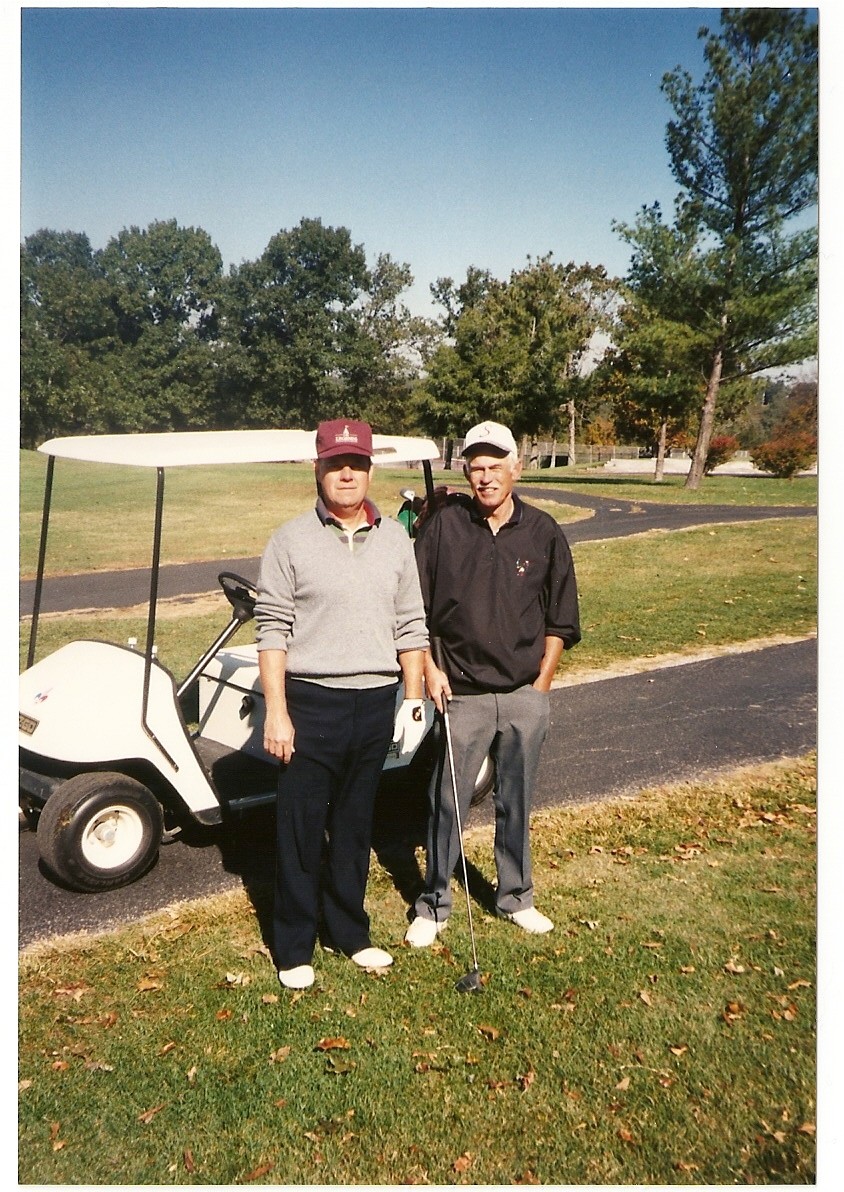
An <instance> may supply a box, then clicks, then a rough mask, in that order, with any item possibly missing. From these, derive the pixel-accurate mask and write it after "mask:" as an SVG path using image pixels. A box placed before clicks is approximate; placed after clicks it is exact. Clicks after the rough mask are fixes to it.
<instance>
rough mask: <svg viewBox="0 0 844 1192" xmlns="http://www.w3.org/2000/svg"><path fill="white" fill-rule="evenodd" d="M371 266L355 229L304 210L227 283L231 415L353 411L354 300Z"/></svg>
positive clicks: (268, 417)
mask: <svg viewBox="0 0 844 1192" xmlns="http://www.w3.org/2000/svg"><path fill="white" fill-rule="evenodd" d="M369 283H370V275H369V272H368V270H367V267H366V257H365V254H364V250H363V247H362V246H361V245H353V244H352V240H351V234H350V232H349V231H348V229H347V228H331V227H325V226H324V225H323V223H322V220H320V219H303V220H301V221H300V223H299V224H298V225H297V226H296V227H295V228H293V229H291V230H290V231H286V230H282V231H280V232H278V233H276V235H275V236H273V237H272V239H271V240H270V242H269V244H268V245H267V247H266V249H265V250H264V252H263V253H262V255H261V256H260V258H259V259H258V260H257V261H248V262H246V263H244V264H243V265H240V266H236V267H233V269H232V271H231V274H230V276H229V277H228V278H227V279H226V286H225V292H224V302H223V309H224V338H225V340H226V352H225V360H224V374H225V375H224V381H223V389H222V398H221V400H222V416H223V417H224V418H225V419H226V421H227V422H228V423H229V424H230V425H241V424H242V423H244V422H246V423H247V424H251V425H258V426H266V425H273V424H275V425H287V426H292V427H296V426H299V427H308V426H314V425H315V424H316V423H317V422H319V421H320V419H322V418H328V417H332V416H337V415H341V414H343V413H344V412H345V411H344V409H343V405H344V400H345V388H344V370H346V368H347V367H348V366H349V364H350V363H351V362H352V361H353V360H354V358H355V355H356V352H357V349H358V347H359V340H360V336H361V334H362V331H361V327H360V323H359V321H358V315H357V314H356V312H355V310H353V309H352V308H353V306H354V304H355V302H356V301H357V300H358V298H359V297H360V296H361V295H362V294H363V293H364V292H365V291H366V288H367V286H368V285H369Z"/></svg>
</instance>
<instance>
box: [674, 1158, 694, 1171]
mask: <svg viewBox="0 0 844 1192" xmlns="http://www.w3.org/2000/svg"><path fill="white" fill-rule="evenodd" d="M674 1169H675V1171H700V1168H699V1167H698V1165H697V1163H686V1162H685V1160H684V1159H678V1160H677V1162H676V1163H675V1164H674Z"/></svg>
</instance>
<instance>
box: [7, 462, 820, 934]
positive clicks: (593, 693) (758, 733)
mask: <svg viewBox="0 0 844 1192" xmlns="http://www.w3.org/2000/svg"><path fill="white" fill-rule="evenodd" d="M520 491H521V492H523V493H525V494H526V495H529V496H536V497H540V498H542V499H544V500H548V499H554V500H559V501H562V502H564V503H566V504H570V505H580V506H583V507H586V508H589V509H590V510H592V511H593V515H592V517H590V518H588V519H585V520H583V521H580V522H573V523H571V524H569V525H567V526H566V528H565V529H566V536H567V538H568V539H569V541H570V542H571V543H572V544H575V543H578V542H587V541H598V540H602V539H608V538H616V537H621V536H624V535H629V534H633V533H642V532H645V531H648V530H677V529H683V528H686V527H688V526H695V525H711V524H718V523H728V522H737V521H750V520H761V519H768V518H773V517H801V516H814V515H815V513H816V510H815V509H813V508H804V507H790V506H789V507H770V506H769V507H764V508H763V507H747V506H741V507H736V506H712V505H709V506H688V505H655V504H654V505H642V504H640V503H638V502H630V501H616V500H613V499H612V498H602V497H594V496H590V495H586V494H580V493H572V492H567V491H563V492H560V491H559V490H557V491H555V492H551V491H549V490H548V489H545V488H542V487H539V486H536V487H532V486H529V485H527V486H521V487H520ZM257 566H258V560H257V559H256V558H243V559H228V560H225V561H215V562H209V563H195V564H194V563H190V564H183V565H173V566H166V567H163V568H162V569H161V576H160V583H159V597H170V598H174V597H176V598H178V597H184V598H189V597H190V596H191V595H194V594H199V593H203V592H207V591H211V590H213V589H214V588H215V586H216V583H217V575H218V573H219V572H220V571H224V570H225V571H234V572H236V573H239V574H243V575H245V576H246V577H247V578H254V577H255V576H256V574H257ZM32 587H33V585H32V583H31V582H29V583H27V582H23V583H21V587H20V597H21V608H22V610H23V611H28V609H29V608H31V602H32ZM148 588H149V570H148V569H137V570H134V571H122V572H98V573H95V574H91V575H84V576H64V577H55V578H51V579H50V580H49V581H46V582H45V586H44V601H43V604H42V609H43V610H44V611H70V610H73V609H80V608H114V607H126V606H131V605H134V604H140V603H143V602H144V601H145V600H146V598H147V595H148ZM551 708H552V718H551V728H550V731H549V736H548V740H547V741H546V744H545V748H544V750H543V755H542V761H541V766H540V772H539V778H538V784H537V789H536V793H535V804H534V805H535V807H550V806H553V805H559V804H581V803H586V802H590V801H594V800H598V799H603V798H607V797H612V796H618V795H622V794H625V793H632V792H635V791H636V790H638V789H641V788H642V787H644V786H648V785H653V784H656V783H664V782H675V781H682V780H685V779H698V778H704V777H708V776H711V775H713V774H716V773H718V772H719V771H723V770H726V769H731V768H733V767H735V766H737V765H742V764H750V763H755V762H761V761H767V760H773V759H775V758H779V757H786V756H798V755H800V754H802V753H805V752H806V751H807V750H809V749H812V748H814V747H815V744H816V719H817V656H816V643H815V642H814V641H813V640H812V641H806V642H799V643H795V644H791V645H785V646H775V647H770V648H767V649H760V650H758V651H752V652H746V653H741V654H735V655H725V656H722V657H719V658H715V659H709V660H706V661H701V662H694V663H688V664H686V665H682V666H676V667H670V668H664V669H658V670H653V671H650V672H648V673H646V674H640V675H632V676H624V677H618V678H607V679H602V680H600V681H598V682H584V683H582V684H578V685H574V686H566V687H562V688H558V689H555V690H554V691H553V692H552V694H551ZM424 821H425V800H424V795H423V793H422V792H421V791H420V790H414V791H405V792H403V793H402V794H401V795H399V796H398V797H396V796H395V795H393V796H391V797H390V798H389V799H387V798H384V799H382V800H381V801H380V803H379V808H378V813H377V816H376V831H375V840H374V847H375V850H376V852H377V854H378V856H379V859H380V860H381V862H382V863H383V864H384V865H385V866H386V867H387V868H388V870H389V871H390V872H391V873H392V874H393V877H394V880H395V882H396V885H397V887H398V888H399V889H400V890H401V892H402V893H403V894H404V895H405V897H406V898H407V899H408V900H410V899H411V898H412V896H413V893H414V889H415V886H416V885H417V883H418V881H419V873H418V869H417V865H416V859H415V849H416V847H417V846H418V845H419V844H421V843H423V840H424ZM491 822H492V806H491V801H489V800H488V801H487V803H485V804H484V805H482V806H481V807H479V808H476V809H474V810H473V811H472V812H471V814H470V818H469V821H468V823H467V825H466V826H467V828H471V827H472V826H474V825H476V824H484V823H491ZM19 858H20V862H19V890H20V894H19V943H20V946H21V947H25V946H28V945H30V944H33V943H35V942H37V941H39V940H45V939H49V938H52V937H54V936H59V935H66V934H69V933H74V932H97V931H102V930H108V929H110V928H112V927H115V926H117V925H119V924H122V923H126V922H132V921H135V920H137V919H138V918H140V917H141V916H143V915H145V914H147V913H150V912H152V911H155V910H159V909H161V908H163V907H166V906H170V905H172V904H174V903H178V902H180V901H183V900H186V899H192V898H199V897H202V896H205V895H208V894H213V893H217V892H221V891H224V890H231V889H237V888H241V887H242V888H245V889H246V890H247V892H248V893H249V895H250V897H251V898H252V901H253V903H254V905H255V906H256V909H257V911H258V916H259V920H260V921H261V924H262V928H263V929H264V930H265V933H266V931H267V930H268V922H267V915H268V910H267V908H268V906H269V898H270V892H271V886H272V872H273V864H274V828H273V816H272V813H271V812H269V811H259V812H255V813H253V815H252V816H251V817H250V818H249V819H246V820H243V821H242V822H240V823H238V824H236V825H228V826H227V827H225V828H220V829H208V830H205V831H204V832H202V833H198V834H195V835H194V836H192V838H191V839H189V840H177V841H175V842H174V843H172V844H169V845H166V846H164V847H163V848H162V850H161V854H160V857H159V861H158V863H157V864H156V866H155V867H154V868H153V869H152V870H151V871H150V873H148V874H147V875H146V876H145V877H143V878H142V879H141V880H140V881H138V882H135V883H134V884H133V885H131V886H128V887H125V888H124V889H121V890H115V891H110V892H107V893H103V894H96V895H92V894H78V893H75V892H72V891H68V890H65V889H63V888H61V887H60V886H58V885H56V884H55V883H54V882H53V881H52V880H50V879H49V878H48V877H47V876H46V874H45V872H44V870H43V868H42V866H41V863H40V861H39V857H38V847H37V842H36V836H35V833H33V832H31V831H29V830H28V829H27V828H26V827H25V826H23V825H22V826H21V830H20V849H19ZM473 878H474V883H473V892H474V891H475V885H477V894H478V897H479V898H480V899H481V901H482V902H483V901H484V900H486V901H487V902H488V901H489V899H490V897H491V890H490V889H489V888H488V886H487V885H486V884H485V883H484V881H483V880H482V879H481V878H480V876H479V875H477V874H475V875H473Z"/></svg>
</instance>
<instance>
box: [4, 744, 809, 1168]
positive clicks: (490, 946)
mask: <svg viewBox="0 0 844 1192" xmlns="http://www.w3.org/2000/svg"><path fill="white" fill-rule="evenodd" d="M815 848H816V838H815V764H814V758H812V757H809V758H806V759H802V760H797V761H793V762H790V763H779V764H776V765H770V766H766V767H761V768H757V769H753V770H746V771H741V772H739V773H737V774H735V775H732V776H729V777H725V778H723V779H722V780H720V781H715V782H707V783H701V784H699V785H690V784H683V785H679V786H672V787H666V788H660V789H654V790H650V791H645V792H642V793H641V794H640V795H638V796H637V797H635V798H629V799H623V800H616V801H611V802H607V803H603V804H596V805H591V806H586V807H578V808H573V809H557V810H554V811H543V812H541V813H539V814H537V815H536V816H535V817H534V822H533V850H534V858H535V869H536V879H537V887H538V899H537V901H538V905H539V906H540V907H541V908H543V909H544V910H546V911H547V912H548V913H549V914H550V915H551V916H552V918H554V919H555V921H556V925H557V926H556V930H555V931H554V932H553V933H552V934H550V935H548V936H542V937H530V936H524V935H521V934H519V933H518V931H517V930H516V929H515V928H513V927H512V926H511V925H509V924H505V923H502V922H501V921H499V920H495V919H494V918H492V917H491V916H490V915H489V914H487V913H485V912H484V910H483V909H482V906H481V905H477V904H476V916H475V917H476V924H475V926H476V934H477V942H478V951H479V958H480V961H481V968H482V970H483V973H484V982H485V985H484V989H483V991H482V992H481V993H480V994H479V995H472V994H459V993H457V992H456V991H455V990H454V982H455V980H456V979H457V978H458V977H459V976H461V975H462V974H463V973H464V972H465V971H466V969H467V968H468V967H469V964H470V957H471V950H470V947H469V939H468V932H467V930H466V924H465V907H462V913H461V911H460V910H459V909H458V908H460V907H461V906H462V896H460V898H459V900H458V901H457V902H456V904H455V914H454V916H453V919H452V922H451V923H450V924H449V927H448V929H447V931H446V933H445V934H444V935H443V936H442V937H441V942H440V943H438V944H437V945H435V947H434V948H433V949H431V950H430V951H425V952H415V951H412V950H410V949H407V948H405V947H403V946H402V945H401V943H400V941H401V938H402V935H403V931H404V927H405V923H406V919H405V913H406V905H405V902H404V899H403V898H402V897H401V896H400V895H399V893H398V892H397V890H396V888H395V886H394V884H393V882H392V880H391V879H390V877H389V874H388V873H387V871H386V870H384V869H382V868H381V866H380V865H379V864H377V863H376V864H375V865H374V868H373V873H372V877H371V880H370V885H369V892H368V906H369V910H370V914H371V916H372V920H373V938H374V939H375V940H376V941H377V942H378V943H380V944H384V945H388V946H390V947H392V948H393V949H394V952H395V958H396V961H395V965H394V966H393V968H392V969H390V970H388V971H386V972H385V973H382V974H361V973H360V972H359V971H357V970H354V966H352V965H351V964H350V962H349V961H347V960H345V959H344V958H342V957H339V956H334V955H330V954H327V953H324V952H319V953H318V955H317V957H316V958H315V967H316V969H317V982H316V984H315V986H314V987H313V988H312V989H310V990H308V991H305V992H302V993H291V992H289V991H285V990H283V989H281V987H280V986H279V984H278V982H277V980H276V977H275V972H274V970H273V968H272V965H271V963H270V960H269V956H268V952H267V948H266V945H265V940H264V938H263V936H262V924H264V925H266V923H267V912H268V904H267V899H266V897H265V895H264V894H259V895H258V896H257V897H256V898H255V900H254V901H253V902H252V903H250V902H249V901H248V900H247V898H246V896H245V894H242V893H239V892H238V893H233V894H228V895H224V896H220V897H218V898H214V899H209V900H205V901H203V902H200V903H196V904H186V905H182V906H178V907H175V908H173V909H171V910H170V911H169V912H166V913H161V914H157V915H155V916H153V917H152V918H150V919H149V920H147V921H146V922H144V923H141V924H138V925H135V926H132V927H131V928H127V929H124V930H120V931H117V932H114V933H110V934H107V935H104V936H101V937H99V938H92V939H86V938H83V937H78V938H74V939H70V940H64V941H55V942H52V943H50V944H47V945H40V946H37V947H34V948H32V949H30V950H28V951H27V952H25V953H24V954H23V955H22V956H21V958H20V969H19V983H20V1014H19V1030H20V1052H19V1061H20V1071H19V1076H20V1085H19V1087H20V1147H19V1156H20V1158H19V1164H20V1166H19V1180H20V1182H21V1183H26V1184H94V1185H96V1184H131V1183H137V1184H160V1185H170V1184H214V1183H216V1184H237V1183H244V1182H251V1183H258V1184H330V1185H334V1184H338V1185H342V1184H347V1185H348V1184H375V1185H378V1184H401V1183H435V1184H458V1183H467V1184H493V1185H496V1184H516V1183H533V1184H538V1183H541V1184H564V1185H571V1184H574V1185H577V1184H632V1185H638V1184H644V1185H647V1184H652V1185H654V1184H655V1185H659V1184H666V1185H668V1184H680V1185H682V1184H693V1185H714V1184H754V1183H787V1184H811V1183H812V1182H813V1181H814V1178H815V1177H814V1173H815V1164H814V1154H815V1124H816V1106H815V1059H814V1057H815V1029H814V1024H815V981H816V978H815ZM467 853H468V857H469V861H470V863H471V864H472V865H473V866H474V867H475V868H476V869H477V870H478V871H480V874H481V875H482V876H483V877H486V878H487V879H489V878H490V877H491V876H492V873H493V870H492V857H491V842H490V838H489V830H488V829H486V828H484V829H479V830H477V831H474V832H472V833H470V834H469V836H468V839H467Z"/></svg>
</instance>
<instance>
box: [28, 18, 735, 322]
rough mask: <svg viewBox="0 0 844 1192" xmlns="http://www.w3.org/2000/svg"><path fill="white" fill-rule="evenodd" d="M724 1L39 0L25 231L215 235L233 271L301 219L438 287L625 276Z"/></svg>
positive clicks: (666, 173) (31, 28)
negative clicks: (56, 2) (485, 277)
mask: <svg viewBox="0 0 844 1192" xmlns="http://www.w3.org/2000/svg"><path fill="white" fill-rule="evenodd" d="M702 24H709V25H710V26H711V27H712V28H717V25H718V8H717V7H696V8H692V7H686V8H683V7H669V8H662V7H617V8H612V9H610V8H589V7H582V8H568V7H555V8H548V7H534V8H530V9H528V8H520V7H510V8H506V9H505V8H497V7H495V6H491V7H485V8H471V7H470V8H460V9H458V8H445V7H424V8H412V7H393V8H390V9H387V8H378V7H374V8H373V7H370V8H365V9H364V8H359V7H354V6H351V7H345V8H336V7H328V8H310V7H305V8H282V7H271V8H262V9H261V8H256V7H250V6H243V7H228V8H217V7H214V6H203V7H193V6H190V7H168V8H149V7H134V8H123V7H120V6H113V5H110V6H109V7H101V8H84V7H58V8H57V7H38V6H33V7H24V8H23V9H22V10H21V35H22V43H21V44H22V57H21V91H20V94H21V126H20V127H21V179H20V180H21V237H25V236H27V235H29V234H30V233H32V232H34V231H36V230H37V229H39V228H42V227H49V228H53V229H56V230H72V231H77V232H85V233H87V235H88V237H89V239H90V241H91V244H92V246H93V247H94V248H101V247H104V246H105V244H106V243H107V242H108V240H109V239H110V238H111V237H112V236H115V235H117V234H118V233H119V232H120V231H121V229H123V228H124V227H129V226H132V225H136V226H138V227H142V228H143V227H146V226H147V225H148V224H149V223H151V222H152V221H153V220H158V219H174V218H175V219H176V220H177V221H178V223H179V224H180V225H183V226H188V227H201V228H204V229H205V231H206V232H208V234H209V235H210V237H211V239H212V241H213V242H214V243H215V244H216V245H217V247H218V248H219V249H220V252H221V254H222V257H223V261H224V265H225V267H226V268H228V266H229V265H232V264H237V263H239V262H241V261H243V260H249V259H254V258H256V257H258V256H259V255H260V254H261V252H262V251H263V250H264V248H265V247H266V245H267V243H268V241H269V240H270V238H271V237H272V236H273V235H274V234H275V233H276V232H278V231H280V230H281V229H285V228H291V227H293V226H295V225H296V224H297V223H298V222H299V220H300V219H301V218H302V217H306V216H307V217H319V218H321V219H322V221H323V223H325V224H329V225H331V226H335V227H336V226H343V227H347V228H348V229H349V230H350V232H351V235H352V240H353V242H354V243H355V244H362V245H363V247H364V249H365V250H366V254H367V260H368V261H369V262H370V264H371V263H374V260H375V258H376V256H377V254H379V253H390V255H391V256H392V257H393V258H394V259H395V260H398V261H402V262H406V263H407V264H409V265H410V267H411V270H412V272H413V275H414V278H415V283H414V286H413V288H412V290H411V291H410V293H409V294H408V295H407V296H406V300H407V301H408V304H409V305H410V306H411V308H412V309H413V310H414V312H415V313H434V312H433V308H432V306H431V300H430V290H429V286H430V284H431V283H432V282H434V281H436V279H437V278H438V277H444V276H448V277H452V278H453V279H454V280H455V281H461V280H463V278H465V275H466V270H467V268H468V266H470V265H476V266H478V267H479V268H486V269H490V270H491V271H492V273H493V274H494V275H495V276H497V277H501V278H506V277H507V276H509V274H510V271H511V270H513V269H518V268H521V267H522V266H523V265H525V264H526V263H527V258H528V256H529V255H530V256H532V257H533V258H536V257H538V256H542V255H544V254H546V253H548V252H551V253H553V257H554V259H555V260H556V261H559V262H562V263H566V262H568V261H574V262H575V263H578V264H580V263H584V262H586V261H588V262H590V263H592V264H603V265H605V266H606V267H607V269H608V270H609V271H610V272H611V273H616V274H618V273H623V272H624V270H625V269H626V266H627V262H628V259H629V250H628V249H627V247H626V245H625V244H624V243H623V241H622V240H621V239H620V237H619V236H618V234H617V233H616V232H615V231H614V230H613V221H622V222H630V221H632V220H634V219H635V216H636V213H637V211H638V210H639V208H640V207H641V206H642V205H643V204H649V203H652V202H653V201H654V200H659V201H660V202H661V203H662V204H663V206H664V207H665V209H666V210H667V211H668V212H669V213H670V211H671V209H672V204H673V200H674V197H675V195H676V192H677V189H678V188H677V186H676V184H675V182H674V180H673V178H672V176H671V172H670V168H669V162H668V155H667V152H666V150H665V126H666V123H667V120H668V119H669V117H670V114H671V111H670V107H669V105H668V103H667V101H666V100H665V98H664V97H663V95H662V93H661V91H660V81H661V79H662V76H663V74H664V73H665V72H666V71H669V70H672V69H674V68H675V67H677V66H678V65H680V66H682V67H684V68H685V69H687V70H689V71H690V72H691V73H692V74H693V75H694V76H696V77H699V76H700V73H701V70H702V63H703V55H702V43H701V42H700V41H699V40H698V38H697V31H698V29H699V27H700V26H701V25H702Z"/></svg>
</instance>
